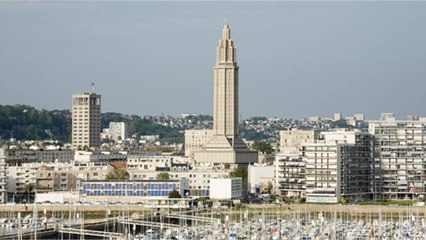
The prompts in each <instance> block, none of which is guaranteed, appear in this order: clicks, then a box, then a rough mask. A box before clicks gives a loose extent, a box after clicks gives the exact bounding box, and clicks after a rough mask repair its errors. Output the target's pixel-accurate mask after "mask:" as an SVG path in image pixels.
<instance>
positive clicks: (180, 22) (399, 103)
mask: <svg viewBox="0 0 426 240" xmlns="http://www.w3.org/2000/svg"><path fill="white" fill-rule="evenodd" d="M425 13H426V3H425V2H230V3H229V2H228V3H227V2H201V3H196V2H176V3H171V2H89V3H85V2H17V3H14V2H1V3H0V104H28V105H32V106H35V107H37V108H45V109H49V110H50V109H70V107H71V95H72V94H73V93H77V92H84V91H90V90H91V86H90V83H92V82H95V91H96V92H97V93H99V94H101V95H102V112H110V111H113V112H121V113H130V114H138V115H160V114H162V113H164V114H170V115H174V116H177V115H179V114H181V113H203V114H212V108H213V88H212V87H213V66H214V61H215V51H216V46H217V44H218V40H219V38H220V37H221V32H222V27H223V24H224V22H225V19H226V18H227V19H228V22H229V25H230V27H231V30H232V38H233V39H234V40H235V44H236V47H237V61H238V65H239V66H240V111H241V112H240V113H241V114H242V116H243V118H247V117H249V116H257V115H262V116H271V117H272V116H278V117H289V118H302V117H308V116H324V117H326V116H331V115H332V113H334V112H341V113H343V114H344V115H352V114H353V113H357V112H363V113H365V114H366V117H367V118H368V119H377V118H378V117H379V114H380V113H381V112H395V113H396V114H397V117H398V118H405V115H407V114H418V115H426V107H425V102H426V79H425V76H426V30H425V23H426V14H425Z"/></svg>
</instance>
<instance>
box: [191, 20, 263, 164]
mask: <svg viewBox="0 0 426 240" xmlns="http://www.w3.org/2000/svg"><path fill="white" fill-rule="evenodd" d="M236 52H237V51H236V48H235V46H234V41H233V40H232V39H231V29H230V28H229V26H228V24H225V26H224V28H223V33H222V38H221V39H220V40H219V46H218V47H217V52H216V54H217V57H216V64H215V66H214V94H213V95H214V104H213V137H212V138H211V139H210V140H209V141H207V143H206V144H205V145H204V147H203V148H202V150H200V151H196V152H194V155H193V157H194V159H193V160H194V161H195V162H197V163H218V164H248V163H253V162H257V157H258V156H257V152H254V151H250V150H249V149H248V148H247V145H246V144H245V143H244V142H243V141H242V140H241V138H240V137H239V135H238V123H239V119H238V115H239V100H238V95H239V94H238V85H239V83H238V65H237V59H236Z"/></svg>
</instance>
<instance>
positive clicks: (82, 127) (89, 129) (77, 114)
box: [72, 93, 101, 149]
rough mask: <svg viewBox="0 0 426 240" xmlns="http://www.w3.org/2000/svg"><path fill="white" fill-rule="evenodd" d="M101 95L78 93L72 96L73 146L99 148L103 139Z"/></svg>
mask: <svg viewBox="0 0 426 240" xmlns="http://www.w3.org/2000/svg"><path fill="white" fill-rule="evenodd" d="M100 133H101V95H98V94H96V93H77V94H74V95H73V96H72V146H73V148H75V149H77V148H79V147H80V148H85V147H86V148H89V149H90V148H99V146H100V143H101V140H100Z"/></svg>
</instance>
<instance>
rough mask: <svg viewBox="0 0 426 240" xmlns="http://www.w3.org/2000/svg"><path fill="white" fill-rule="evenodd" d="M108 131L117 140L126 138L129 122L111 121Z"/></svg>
mask: <svg viewBox="0 0 426 240" xmlns="http://www.w3.org/2000/svg"><path fill="white" fill-rule="evenodd" d="M108 133H109V134H110V136H111V139H112V140H113V141H115V142H118V141H121V140H124V139H126V138H127V135H128V134H127V124H126V123H125V122H110V123H109V131H108Z"/></svg>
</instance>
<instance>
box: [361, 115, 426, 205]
mask: <svg viewBox="0 0 426 240" xmlns="http://www.w3.org/2000/svg"><path fill="white" fill-rule="evenodd" d="M369 132H370V133H371V134H374V136H375V140H374V164H375V170H376V173H375V178H376V179H375V186H374V189H375V190H376V191H377V192H378V193H379V195H378V198H381V199H418V198H424V197H425V196H426V195H425V194H426V165H425V163H426V154H425V153H426V145H425V142H426V118H418V117H410V120H395V117H394V115H393V114H392V113H385V114H382V117H381V120H378V121H369Z"/></svg>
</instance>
